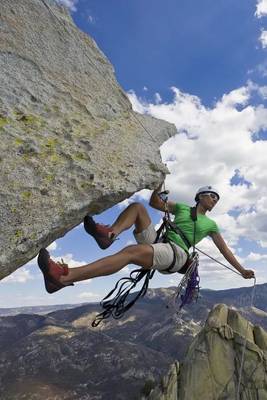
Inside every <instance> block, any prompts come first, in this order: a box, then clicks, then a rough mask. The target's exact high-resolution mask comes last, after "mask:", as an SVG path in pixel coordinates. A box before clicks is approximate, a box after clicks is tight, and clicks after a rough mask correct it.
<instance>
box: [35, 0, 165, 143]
mask: <svg viewBox="0 0 267 400" xmlns="http://www.w3.org/2000/svg"><path fill="white" fill-rule="evenodd" d="M40 1H41V3H42V4H43V5H44V6H45V7H46V9H47V10H48V11H49V12H50V13H51V15H52V16H53V17H54V18H55V19H56V20H57V21H58V22H59V23H60V25H61V26H63V28H64V29H65V30H66V32H68V33H69V31H68V30H67V28H66V25H65V24H64V22H63V21H62V20H61V19H60V18H58V16H57V15H56V14H55V13H54V11H53V10H52V8H51V7H50V6H49V5H48V4H47V2H46V0H40ZM90 63H91V65H93V67H94V68H95V69H96V71H97V72H98V73H99V75H100V76H101V75H103V73H102V72H101V71H100V69H99V68H98V66H97V64H95V63H94V62H92V61H91V60H90ZM104 80H105V81H106V82H107V84H108V85H110V86H111V84H110V83H109V81H108V79H107V77H106V76H105V77H104ZM132 111H133V110H132ZM131 115H132V116H133V118H134V119H135V120H136V121H137V123H138V124H139V125H140V126H141V127H142V128H143V130H144V131H145V132H146V133H147V134H148V136H150V138H151V139H152V140H153V142H155V143H158V141H157V140H156V139H155V138H154V136H153V135H152V133H151V132H150V131H149V130H148V129H147V128H146V127H145V125H144V124H143V123H142V122H141V121H140V119H139V118H138V117H137V115H136V112H135V111H133V113H132V114H131Z"/></svg>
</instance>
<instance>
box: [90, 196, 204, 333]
mask: <svg viewBox="0 0 267 400" xmlns="http://www.w3.org/2000/svg"><path fill="white" fill-rule="evenodd" d="M168 193H169V192H168V191H166V190H165V191H163V192H161V193H159V194H158V195H159V196H160V198H161V200H162V201H164V203H165V215H164V217H163V222H162V224H161V226H160V227H159V229H158V230H157V236H156V240H155V241H154V243H158V242H168V243H170V245H171V247H172V249H173V254H174V259H173V262H172V264H171V265H170V266H168V267H167V268H166V270H165V271H167V272H169V273H174V272H171V268H172V267H173V266H174V264H175V261H176V253H175V250H174V247H173V245H172V242H171V241H169V239H168V238H167V232H168V230H173V231H174V232H176V233H177V234H178V235H180V237H181V238H182V240H183V241H184V242H185V244H186V245H187V247H188V248H190V247H191V243H190V242H189V240H188V239H187V238H186V236H185V235H184V233H183V232H182V231H181V229H180V228H179V227H178V226H177V225H176V224H174V223H173V222H172V221H171V219H170V215H169V211H168ZM191 218H192V220H193V222H194V234H193V252H192V253H191V254H190V255H189V256H188V259H187V262H186V264H185V265H184V266H183V267H182V268H181V269H180V270H179V271H177V272H179V273H181V274H183V275H184V276H183V278H182V280H181V282H180V283H179V285H178V287H177V290H176V292H175V296H174V299H173V305H174V306H175V308H176V307H177V306H178V304H177V301H178V300H179V299H180V300H181V302H180V305H179V306H178V307H179V309H178V310H179V311H180V310H181V308H182V307H183V306H184V305H185V304H189V303H190V302H192V301H193V300H194V299H197V297H198V292H199V275H198V264H199V257H198V254H197V253H196V251H195V234H196V220H197V214H196V207H193V208H191ZM154 273H155V270H147V269H144V268H139V269H135V270H133V271H132V272H131V273H130V276H129V277H125V278H121V279H120V280H119V281H118V282H117V283H116V285H115V287H114V289H112V290H111V292H109V293H108V295H107V296H106V297H104V299H103V300H102V301H101V303H100V305H101V307H102V308H103V311H102V312H101V313H99V314H97V315H96V317H95V319H94V320H93V322H92V326H93V327H96V326H98V325H99V323H100V322H101V321H102V320H103V319H107V318H109V317H110V316H112V317H113V318H115V319H119V318H121V317H122V316H123V315H124V313H125V312H126V311H128V310H129V309H130V308H131V307H132V306H133V305H134V304H135V302H136V301H137V300H138V299H139V298H140V297H144V296H145V294H146V292H147V289H148V286H149V281H150V279H152V278H153V276H154ZM141 281H143V285H142V287H141V289H140V290H139V292H137V293H135V294H133V295H132V296H131V298H130V299H128V301H127V298H128V296H129V294H130V292H131V291H132V290H133V289H134V288H135V287H136V286H137V285H138V283H139V282H141ZM112 296H113V297H112Z"/></svg>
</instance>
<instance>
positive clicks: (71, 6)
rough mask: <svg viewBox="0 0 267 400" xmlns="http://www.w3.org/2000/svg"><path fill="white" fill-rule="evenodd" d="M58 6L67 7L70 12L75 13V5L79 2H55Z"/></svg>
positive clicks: (74, 0)
mask: <svg viewBox="0 0 267 400" xmlns="http://www.w3.org/2000/svg"><path fill="white" fill-rule="evenodd" d="M56 1H57V2H58V3H59V4H62V5H63V6H65V7H67V8H68V9H69V10H70V11H73V12H75V11H77V8H76V4H77V3H78V1H79V0H56Z"/></svg>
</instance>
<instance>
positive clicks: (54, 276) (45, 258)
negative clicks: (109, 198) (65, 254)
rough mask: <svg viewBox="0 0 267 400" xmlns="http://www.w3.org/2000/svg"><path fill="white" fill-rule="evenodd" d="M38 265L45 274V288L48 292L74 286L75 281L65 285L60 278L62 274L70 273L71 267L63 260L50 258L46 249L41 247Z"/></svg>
mask: <svg viewBox="0 0 267 400" xmlns="http://www.w3.org/2000/svg"><path fill="white" fill-rule="evenodd" d="M37 262H38V266H39V268H40V270H41V271H42V273H43V275H44V282H45V288H46V290H47V292H48V293H54V292H57V291H58V290H60V289H63V288H64V287H66V286H73V283H70V284H68V285H63V284H62V283H61V282H60V281H59V278H60V277H61V276H62V275H68V272H69V267H68V265H67V264H64V263H63V262H62V263H60V262H55V261H53V260H52V259H51V258H50V255H49V253H48V251H47V250H46V249H41V250H40V253H39V255H38V259H37Z"/></svg>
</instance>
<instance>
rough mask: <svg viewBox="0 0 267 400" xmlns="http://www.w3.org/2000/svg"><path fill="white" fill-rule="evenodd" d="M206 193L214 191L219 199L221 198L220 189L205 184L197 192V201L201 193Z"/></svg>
mask: <svg viewBox="0 0 267 400" xmlns="http://www.w3.org/2000/svg"><path fill="white" fill-rule="evenodd" d="M205 193H214V194H216V195H217V196H218V199H219V198H220V195H219V192H218V190H216V189H215V188H214V187H213V186H203V187H201V188H199V189H198V191H197V192H196V196H195V201H199V195H200V194H205Z"/></svg>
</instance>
